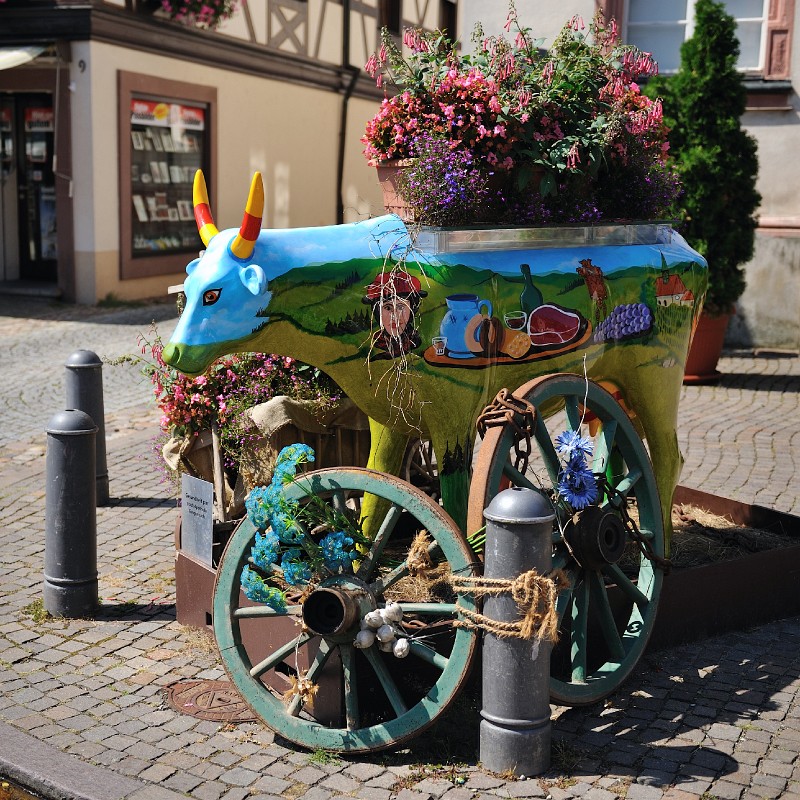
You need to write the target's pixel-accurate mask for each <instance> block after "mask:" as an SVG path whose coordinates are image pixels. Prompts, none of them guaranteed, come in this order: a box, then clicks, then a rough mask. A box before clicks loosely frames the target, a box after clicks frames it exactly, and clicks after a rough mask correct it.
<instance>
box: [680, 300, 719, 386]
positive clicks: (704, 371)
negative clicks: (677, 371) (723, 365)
mask: <svg viewBox="0 0 800 800" xmlns="http://www.w3.org/2000/svg"><path fill="white" fill-rule="evenodd" d="M729 319H730V314H721V315H719V316H712V315H711V314H706V313H705V311H704V312H702V313H701V314H700V319H699V320H698V321H697V330H695V332H694V338H693V339H692V344H691V346H690V347H689V354H688V355H687V357H686V366H685V368H684V375H683V382H684V383H685V384H701V383H715V382H716V381H718V380H719V378H720V376H721V373H720V372H718V371H717V362H718V361H719V357H720V354H721V353H722V345H723V344H724V342H725V331H727V329H728V320H729Z"/></svg>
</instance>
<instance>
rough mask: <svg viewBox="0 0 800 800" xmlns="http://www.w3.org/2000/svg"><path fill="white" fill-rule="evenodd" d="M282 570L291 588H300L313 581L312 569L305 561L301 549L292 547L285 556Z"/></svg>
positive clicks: (282, 561) (282, 560)
mask: <svg viewBox="0 0 800 800" xmlns="http://www.w3.org/2000/svg"><path fill="white" fill-rule="evenodd" d="M281 569H282V570H283V577H284V578H285V580H286V583H288V584H289V585H290V586H299V585H300V584H302V583H308V582H309V581H310V580H311V568H310V567H309V566H308V564H307V563H306V562H305V561H303V551H302V550H300V548H299V547H291V548H289V549H288V550H287V551H286V552H285V553H284V554H283V558H282V559H281Z"/></svg>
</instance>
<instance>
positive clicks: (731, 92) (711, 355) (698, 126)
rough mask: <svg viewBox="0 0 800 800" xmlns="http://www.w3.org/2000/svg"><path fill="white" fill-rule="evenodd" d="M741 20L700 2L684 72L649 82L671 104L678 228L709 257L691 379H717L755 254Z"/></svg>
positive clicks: (752, 153)
mask: <svg viewBox="0 0 800 800" xmlns="http://www.w3.org/2000/svg"><path fill="white" fill-rule="evenodd" d="M738 57H739V42H738V40H737V38H736V22H735V20H734V18H733V17H732V16H730V15H729V14H728V13H727V12H726V11H725V7H724V5H723V4H722V3H717V2H714V0H698V2H697V5H696V6H695V30H694V34H693V36H692V37H691V38H690V39H688V40H687V41H686V42H684V44H683V46H682V48H681V63H680V68H679V70H678V72H677V73H676V74H675V75H674V76H672V77H670V78H658V79H656V80H655V81H652V82H651V83H650V84H648V87H647V91H648V93H649V94H651V95H652V96H655V95H660V96H661V97H663V99H664V109H665V113H666V116H667V124H668V125H669V126H670V128H671V129H672V130H671V133H670V153H671V156H672V163H673V164H674V166H675V170H676V172H677V174H678V175H679V177H680V180H681V183H682V185H683V193H682V196H681V197H680V199H679V200H678V202H677V203H676V205H675V208H674V212H675V217H676V219H678V220H679V223H678V230H679V231H680V232H681V233H682V234H683V235H684V236H685V237H686V238H687V239H688V240H689V241H690V242H691V243H692V246H693V247H695V248H696V249H697V250H698V251H699V252H700V253H701V255H703V256H705V258H706V259H707V260H708V293H707V295H706V301H705V305H704V308H703V313H702V315H701V318H700V323H699V325H698V329H697V331H696V332H695V336H694V341H693V343H692V347H691V349H690V351H689V357H688V360H687V365H686V376H687V377H686V382H687V383H688V382H693V383H697V382H701V381H703V382H705V381H709V380H714V379H715V378H716V377H717V376H718V374H719V373H717V372H716V366H717V361H718V359H719V355H720V352H721V350H722V344H723V341H724V337H725V330H726V328H727V325H728V319H729V317H730V314H731V313H732V312H733V311H734V304H735V303H736V301H737V300H738V299H739V297H740V296H741V295H742V292H743V291H744V286H745V278H744V271H743V264H745V263H746V262H747V261H749V260H750V258H751V257H752V255H753V246H754V240H755V229H756V226H757V220H756V216H755V212H756V209H757V208H758V204H759V203H760V201H761V197H760V195H759V193H758V192H757V191H756V186H755V184H756V178H757V175H758V156H757V153H756V142H755V140H754V139H753V138H752V137H751V136H750V135H749V134H748V133H747V132H746V131H744V130H743V129H742V127H741V123H740V118H741V116H742V114H743V113H744V110H745V101H746V90H745V87H744V84H743V82H742V76H741V73H739V72H738V71H737V69H736V62H737V59H738Z"/></svg>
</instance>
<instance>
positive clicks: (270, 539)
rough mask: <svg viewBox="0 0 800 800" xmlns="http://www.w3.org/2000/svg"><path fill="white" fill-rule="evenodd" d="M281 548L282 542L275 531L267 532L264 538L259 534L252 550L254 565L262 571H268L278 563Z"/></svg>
mask: <svg viewBox="0 0 800 800" xmlns="http://www.w3.org/2000/svg"><path fill="white" fill-rule="evenodd" d="M280 546H281V545H280V541H279V540H278V537H277V536H276V535H275V533H273V531H266V533H264V535H263V536H262V535H261V534H260V533H257V534H256V541H255V544H254V545H253V547H252V548H250V555H251V557H252V559H253V563H254V564H255V565H256V566H257V567H260V568H261V569H264V570H268V569H269V568H270V566H271V565H272V564H277V563H278V554H279V552H280Z"/></svg>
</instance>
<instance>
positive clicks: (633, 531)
mask: <svg viewBox="0 0 800 800" xmlns="http://www.w3.org/2000/svg"><path fill="white" fill-rule="evenodd" d="M595 477H597V479H598V483H602V488H603V491H604V492H605V493H606V494H607V495H608V497H609V499H611V498H612V497H613V498H614V499H618V500H619V501H620V502H619V504H618V505H617V506H616V507H617V508H618V509H619V513H620V516H621V517H622V523H623V525H625V528H626V529H627V531H628V533H629V534H630V536H631V539H633V541H634V542H636V544H637V545H638V547H639V551H640V552H641V553H642V555H643V556H644V557H645V558H646V559H647V560H648V561H650V562H651V563H653V564H655V565H656V566H657V567H660V568H661V569H662V570H664V574H665V575H669V573H670V570H671V569H672V561H670V559H668V558H664V557H663V556H660V555H658V554H656V553H655V552H653V545H652V544H651V543H650V541H649V540H648V539H645V537H644V536H643V535H642V532H641V531H640V530H639V526H638V525H637V524H636V522H635V521H634V519H633V517H631V515H630V514H629V513H628V499H627V498H626V497H625V495H624V494H622V492H619V491H617V489H616V488H614V487H613V486H611V484H609V482H608V481H607V480H606V478H605V476H603V477H602V478H600V476H595Z"/></svg>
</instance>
